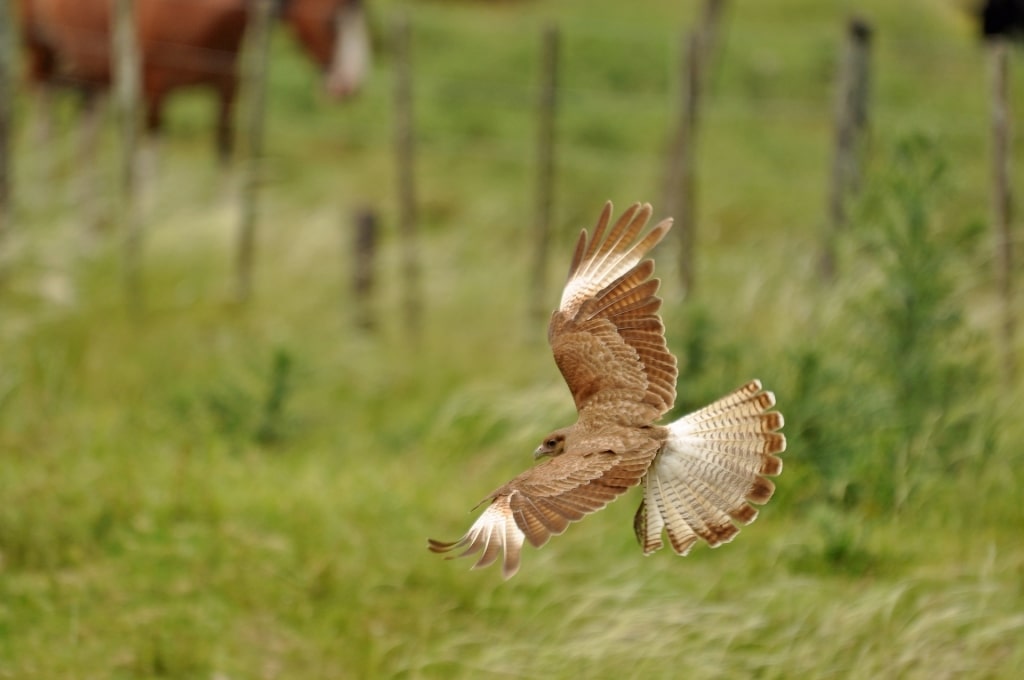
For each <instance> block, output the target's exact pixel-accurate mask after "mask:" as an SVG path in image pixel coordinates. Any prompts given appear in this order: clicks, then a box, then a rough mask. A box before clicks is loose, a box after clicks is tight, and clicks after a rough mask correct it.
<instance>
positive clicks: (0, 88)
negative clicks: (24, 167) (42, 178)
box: [0, 0, 14, 276]
mask: <svg viewBox="0 0 1024 680" xmlns="http://www.w3.org/2000/svg"><path fill="white" fill-rule="evenodd" d="M13 20H14V13H13V12H12V11H11V0H0V276H2V275H3V270H4V269H5V268H6V267H5V264H6V262H5V259H4V255H5V242H6V239H7V232H8V231H9V230H10V228H11V226H10V225H11V212H12V209H11V156H12V155H13V148H12V144H11V139H12V132H11V125H12V117H13V108H14V102H13V101H12V100H13V98H14V86H13V84H12V82H11V81H12V80H13V73H14V70H13V67H14V30H13V29H12V27H11V22H12V21H13Z"/></svg>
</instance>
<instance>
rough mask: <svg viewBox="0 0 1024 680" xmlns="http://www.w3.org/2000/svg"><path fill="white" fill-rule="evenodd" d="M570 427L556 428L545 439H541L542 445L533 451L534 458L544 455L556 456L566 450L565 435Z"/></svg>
mask: <svg viewBox="0 0 1024 680" xmlns="http://www.w3.org/2000/svg"><path fill="white" fill-rule="evenodd" d="M567 429H568V428H562V429H561V430H555V431H554V432H552V433H551V434H549V435H548V436H547V437H544V440H543V441H541V443H540V446H538V447H537V449H536V450H535V451H534V452H533V457H534V459H538V458H543V457H544V456H551V457H552V458H554V457H555V456H558V455H560V454H562V453H563V452H564V451H565V435H566V430H567Z"/></svg>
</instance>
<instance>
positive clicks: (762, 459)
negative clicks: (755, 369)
mask: <svg viewBox="0 0 1024 680" xmlns="http://www.w3.org/2000/svg"><path fill="white" fill-rule="evenodd" d="M774 406H775V395H774V394H773V393H771V392H768V391H765V390H764V389H763V388H762V386H761V382H760V381H759V380H752V381H750V382H748V383H747V384H746V385H744V386H743V387H740V388H739V389H737V390H736V391H734V392H732V393H731V394H728V395H726V396H725V397H722V398H721V399H719V400H717V401H715V402H714V403H712V404H709V405H708V406H705V407H704V408H702V409H700V410H698V411H694V412H693V413H690V414H688V415H685V416H683V417H682V418H680V419H679V420H676V421H675V422H673V423H671V424H669V425H668V430H669V436H668V440H667V442H666V444H665V447H664V448H663V449H662V451H661V453H659V454H658V457H657V458H656V459H655V460H654V462H653V463H652V464H651V467H650V469H649V470H648V472H647V475H646V476H645V477H644V481H643V484H644V499H643V501H642V502H641V504H640V509H639V510H638V511H637V514H636V518H635V520H634V529H635V530H636V535H637V539H638V540H639V541H640V545H641V547H642V548H643V551H644V554H650V553H652V552H654V551H655V550H658V549H659V548H661V546H662V534H663V533H666V534H667V535H668V538H669V543H670V544H671V545H672V548H673V550H675V551H676V552H677V553H678V554H680V555H685V554H686V553H688V552H689V551H690V548H692V547H693V545H694V543H696V542H697V539H698V538H703V539H704V540H705V541H707V543H708V544H709V545H710V546H711V547H717V546H719V545H721V544H722V543H727V542H729V541H731V540H732V539H733V537H734V536H735V535H736V534H737V533H739V528H738V527H737V526H736V524H737V523H738V524H750V523H751V522H753V521H754V519H756V518H757V510H756V509H755V508H753V507H752V506H751V505H750V502H753V503H757V504H759V505H763V504H764V503H767V502H768V500H769V499H770V498H771V497H772V493H773V492H774V491H775V485H774V484H773V483H772V482H771V480H769V479H766V478H765V477H767V476H775V475H778V474H779V473H780V472H782V459H781V458H779V457H778V456H777V455H776V454H779V453H782V452H783V451H785V449H786V437H785V435H783V434H782V433H781V432H779V430H780V429H781V428H782V425H783V418H782V414H781V413H779V412H778V411H774V410H772V409H773V408H774Z"/></svg>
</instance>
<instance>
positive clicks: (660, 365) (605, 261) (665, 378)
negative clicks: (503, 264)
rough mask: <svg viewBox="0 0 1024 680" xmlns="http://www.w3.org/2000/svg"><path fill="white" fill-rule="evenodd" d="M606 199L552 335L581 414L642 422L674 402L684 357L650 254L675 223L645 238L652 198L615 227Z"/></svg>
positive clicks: (584, 241)
mask: <svg viewBox="0 0 1024 680" xmlns="http://www.w3.org/2000/svg"><path fill="white" fill-rule="evenodd" d="M611 216H612V204H611V203H610V202H609V203H606V204H605V206H604V210H602V211H601V217H600V219H599V220H598V222H597V225H596V226H595V227H594V233H593V236H591V237H588V235H587V232H586V230H583V232H582V233H581V234H580V238H579V241H577V243H576V252H575V254H574V255H573V259H572V266H571V267H570V268H569V278H568V281H566V284H565V289H564V291H563V293H562V300H561V303H560V304H559V307H558V309H557V310H555V312H554V313H553V314H552V315H551V322H550V324H549V326H548V340H549V342H550V343H551V349H552V352H553V353H554V356H555V363H557V364H558V368H559V370H560V371H561V372H562V376H563V377H564V378H565V382H566V384H568V386H569V391H570V392H572V396H573V399H574V401H575V402H576V408H577V410H578V411H579V412H580V420H589V421H593V422H594V423H595V426H603V425H605V424H607V423H616V424H619V425H625V426H633V427H642V426H644V425H649V424H651V423H652V422H654V421H656V420H657V419H658V418H660V417H661V416H662V415H663V414H664V413H665V412H667V411H668V410H669V409H671V408H672V404H673V403H674V402H675V397H676V377H677V376H678V369H677V368H676V358H675V357H674V356H673V355H672V353H671V352H669V350H668V347H667V346H666V344H665V327H664V325H663V324H662V321H661V317H660V316H659V315H658V310H659V309H660V308H661V299H660V298H658V297H657V295H656V293H657V291H658V285H659V283H660V282H659V281H658V279H655V278H652V274H653V273H654V262H653V261H651V260H644V259H643V258H644V256H645V255H646V254H647V252H648V251H649V250H650V249H651V248H653V247H654V246H655V245H657V244H658V242H660V241H661V239H662V238H664V236H665V234H666V233H668V230H669V229H670V228H671V226H672V221H671V220H668V219H666V220H663V221H662V222H660V223H658V224H657V225H655V226H654V227H653V228H652V229H651V230H650V231H648V232H647V233H646V234H644V235H643V236H641V233H642V232H643V229H644V227H645V226H646V224H647V221H648V220H649V219H650V217H651V206H650V205H649V204H646V203H645V204H643V205H641V204H639V203H635V204H633V205H631V206H630V207H629V209H627V210H626V211H625V212H624V213H623V214H622V216H621V217H620V218H619V219H618V221H617V222H616V223H615V225H614V226H613V227H611V229H610V230H609V229H608V224H609V222H610V221H611Z"/></svg>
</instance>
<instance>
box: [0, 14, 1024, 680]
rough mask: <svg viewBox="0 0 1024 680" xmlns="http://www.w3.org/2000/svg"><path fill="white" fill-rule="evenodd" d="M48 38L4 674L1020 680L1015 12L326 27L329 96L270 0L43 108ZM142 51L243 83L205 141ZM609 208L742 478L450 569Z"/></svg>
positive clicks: (519, 424)
mask: <svg viewBox="0 0 1024 680" xmlns="http://www.w3.org/2000/svg"><path fill="white" fill-rule="evenodd" d="M96 1H97V0H90V2H89V3H87V2H81V3H77V4H78V5H79V7H85V6H87V5H89V4H90V3H94V2H96ZM176 1H179V2H185V1H186V0H136V2H135V10H136V12H137V14H136V16H138V17H139V20H140V22H142V21H143V19H142V17H144V16H149V15H147V14H146V12H147V11H150V10H152V5H153V3H158V4H161V3H162V4H164V5H165V7H164V8H163V9H164V10H166V5H174V4H175V2H176ZM187 1H188V2H192V1H193V0H187ZM61 4H62V3H61V2H60V1H59V0H50V1H49V2H46V1H43V0H24V1H23V0H16V1H13V2H12V0H6V1H4V2H0V8H2V10H3V12H4V15H3V16H2V17H0V31H2V42H0V54H2V55H3V61H2V65H3V66H2V69H0V72H2V73H3V76H2V77H0V677H2V678H57V677H74V678H150V677H153V678H156V677H173V678H210V679H217V680H226V679H228V678H268V679H269V678H377V677H380V678H388V677H396V678H435V677H436V678H452V677H480V676H492V677H521V678H548V677H594V678H602V677H616V678H621V677H645V678H647V677H654V678H660V677H666V678H667V677H682V676H686V677H693V678H730V677H760V678H791V677H801V678H806V677H843V678H878V677H899V678H947V677H948V678H954V677H955V678H962V677H973V678H1013V677H1018V674H1019V672H1020V671H1021V669H1024V647H1022V646H1021V645H1020V639H1021V636H1022V635H1024V544H1022V541H1021V537H1022V535H1024V510H1022V508H1021V502H1020V489H1021V484H1022V481H1024V472H1022V470H1024V447H1022V446H1021V443H1020V442H1021V441H1024V419H1022V418H1021V415H1022V411H1021V404H1022V403H1024V401H1022V397H1024V392H1022V384H1021V378H1020V362H1021V357H1022V343H1021V340H1020V333H1021V329H1020V328H1019V326H1020V324H1019V322H1018V320H1017V319H1018V317H1019V316H1020V314H1021V295H1020V294H1019V293H1017V294H1015V290H1014V289H1015V280H1019V279H1020V269H1021V267H1020V264H1019V259H1020V256H1019V254H1018V255H1017V256H1016V260H1015V258H1014V246H1017V250H1018V251H1019V245H1020V236H1019V234H1020V219H1019V217H1016V216H1015V215H1014V214H1013V212H1012V208H1013V206H1014V205H1015V204H1019V203H1020V201H1021V199H1020V198H1019V196H1020V192H1019V187H1020V180H1019V175H1020V173H1019V172H1017V170H1016V169H1017V167H1019V163H1018V161H1019V159H1020V158H1021V157H1022V153H1024V148H1022V142H1021V140H1020V135H1019V134H1014V133H1015V132H1016V131H1015V130H1014V129H1013V128H1015V127H1017V125H1016V121H1018V120H1019V119H1020V116H1021V113H1020V112H1022V111H1024V61H1022V58H1021V51H1020V48H1019V45H1018V44H1017V42H1015V41H1016V36H1015V34H1014V33H1013V31H1014V29H1013V26H1014V21H1015V20H1016V21H1019V20H1020V16H1021V8H1020V3H1015V2H1003V3H995V4H998V5H1000V7H995V8H990V9H989V10H988V12H987V13H986V14H984V17H985V18H986V20H985V21H983V20H982V10H981V8H980V5H979V4H975V3H972V2H968V1H967V0H906V1H904V2H899V3H894V2H888V1H886V0H861V1H857V2H855V1H853V0H832V1H829V2H822V1H821V0H760V1H758V2H754V1H751V0H720V1H717V2H716V1H714V0H708V1H705V0H691V1H689V2H681V1H679V0H672V1H669V0H642V1H641V2H612V1H610V0H504V1H501V2H488V1H485V0H479V1H475V2H474V1H471V0H457V1H456V0H447V1H446V0H416V1H413V0H366V1H365V2H364V3H363V4H362V10H363V12H364V14H363V16H364V18H365V26H366V28H367V32H366V34H365V42H366V44H367V46H368V47H369V48H370V53H371V55H370V57H369V59H368V60H364V61H362V62H361V61H360V59H361V57H360V56H359V55H360V54H361V51H360V50H359V49H358V47H359V42H360V40H361V38H360V37H359V36H360V34H359V33H358V31H356V32H354V33H352V32H350V33H346V34H345V35H346V36H348V38H347V39H348V40H349V42H348V43H347V44H348V45H349V47H348V48H346V47H341V48H338V49H336V47H337V46H336V45H334V44H333V43H328V44H327V47H326V48H324V47H323V46H320V47H319V48H318V47H317V46H316V44H315V43H316V32H317V31H318V30H323V29H325V28H328V29H333V28H335V27H337V26H341V25H351V18H352V15H353V13H354V12H355V10H353V8H352V7H351V6H348V5H345V3H335V2H333V0H332V1H328V2H319V1H317V0H314V1H313V2H310V1H309V0H290V2H288V3H285V4H284V5H283V6H281V7H275V6H272V5H271V4H269V3H268V4H265V5H251V6H250V9H249V10H248V13H247V16H246V13H245V12H242V13H241V15H242V22H241V23H237V22H236V23H235V24H233V26H234V28H229V30H227V34H232V31H233V32H234V33H236V34H238V36H241V35H242V34H243V33H244V34H245V36H246V37H245V39H244V40H243V41H242V42H241V43H239V40H241V38H240V37H239V38H238V39H232V38H230V36H229V37H228V38H226V43H225V45H227V46H226V47H225V46H223V45H220V46H217V45H215V46H211V45H200V46H196V47H191V46H189V45H188V44H187V43H186V42H185V41H184V38H175V39H174V40H173V41H170V42H173V44H174V45H175V47H176V49H173V50H169V51H168V50H161V49H159V45H160V43H159V41H157V43H156V44H157V47H153V45H154V43H153V42H152V40H151V39H150V38H151V36H150V34H149V33H147V32H146V29H143V31H142V32H141V33H139V34H133V32H132V31H127V32H122V33H121V34H120V35H121V37H122V38H124V37H125V36H126V35H127V37H128V39H127V40H121V41H120V42H117V41H115V38H114V34H115V33H117V32H116V31H111V30H109V29H110V26H111V23H110V22H109V21H108V22H107V23H106V25H107V27H108V30H107V33H106V34H101V35H99V37H98V38H96V37H94V41H97V42H95V44H96V45H100V46H101V47H100V48H97V49H100V50H101V54H102V51H104V50H105V51H106V52H109V51H110V50H109V49H108V48H109V46H110V45H112V44H115V42H116V44H117V45H118V48H117V49H116V50H114V52H115V53H116V55H118V56H120V57H122V58H124V57H125V55H127V61H122V62H117V63H112V62H111V61H110V55H109V54H107V56H106V57H105V58H106V61H105V62H103V64H101V66H102V67H103V68H105V69H106V72H105V73H104V72H103V68H100V73H99V74H98V75H96V74H93V75H92V76H90V77H85V76H83V75H82V74H81V73H78V74H76V73H74V72H73V68H72V67H74V66H75V65H76V64H80V63H84V62H82V61H81V60H79V61H78V62H76V61H75V60H74V59H71V58H68V57H57V61H58V63H59V64H60V68H58V69H57V70H56V71H53V72H52V73H51V74H50V75H49V76H46V77H42V76H39V73H42V72H43V69H41V68H36V67H39V66H40V63H42V62H40V61H39V60H40V59H42V60H43V62H45V59H43V58H42V57H40V54H41V53H39V52H36V53H33V52H31V51H30V50H29V49H27V48H26V43H32V42H33V40H38V41H41V42H43V43H44V44H48V45H51V47H52V45H54V44H56V43H58V42H59V40H58V37H57V36H59V35H60V30H59V27H60V26H62V25H63V26H65V28H66V27H67V26H71V27H72V28H71V29H68V30H67V31H66V32H68V33H69V34H71V35H77V36H79V37H81V36H83V35H85V34H89V35H93V34H95V31H92V32H91V33H90V31H87V30H85V29H84V28H75V27H76V26H79V24H75V23H74V22H71V23H64V24H61V21H63V20H64V19H62V16H64V15H62V14H61V12H62V10H60V5H61ZM101 4H102V3H101ZM216 4H218V3H213V2H210V3H206V5H207V6H208V7H209V8H211V11H212V8H213V6H214V5H216ZM221 4H225V5H230V4H231V3H230V2H227V3H221ZM130 5H131V3H120V4H118V3H115V6H120V7H129V8H130ZM342 5H345V6H342ZM107 6H110V3H107ZM146 6H150V7H149V9H148V10H147V9H145V7H146ZM40 7H42V9H40ZM54 7H56V8H57V9H54ZM257 7H264V8H266V9H268V10H270V11H271V13H269V14H266V15H262V14H258V13H257V9H256V8H257ZM195 14H196V12H195V11H189V12H185V11H183V10H182V9H181V6H179V7H178V9H177V11H176V12H172V13H171V14H170V15H168V16H169V17H170V18H162V19H160V20H159V21H157V22H156V24H155V25H159V26H164V27H167V26H172V25H176V24H173V21H172V19H174V17H175V16H176V15H177V16H178V17H182V16H184V15H190V16H192V15H195ZM41 15H45V16H43V17H42V18H40V16H41ZM124 16H128V15H124ZM303 16H305V17H307V18H311V19H312V23H311V24H305V28H303V26H304V24H303V21H302V17H303ZM258 17H264V18H265V21H264V22H262V23H260V22H259V21H257V20H256V18H258ZM296 17H298V18H296ZM77 20H78V19H76V21H77ZM67 21H71V19H70V18H67ZM114 23H115V24H116V22H114ZM121 25H122V26H130V25H131V24H130V22H129V23H123V24H121ZM254 26H255V28H254ZM260 26H263V27H265V29H266V30H265V31H261V29H260ZM983 29H987V32H989V33H991V34H993V35H990V36H989V37H988V39H984V38H983V33H984V32H985V30H983ZM1016 30H1019V29H1016ZM1007 33H1008V35H1007ZM331 35H332V36H333V33H332V34H331ZM353 35H354V36H356V37H354V38H353V37H352V36H353ZM147 36H150V37H147ZM261 36H265V37H266V41H265V42H264V39H263V37H261ZM133 38H134V39H133ZM332 39H333V38H332ZM232 40H234V42H232ZM133 43H134V44H135V45H136V46H137V47H138V48H141V49H136V50H133V49H132V44H133ZM167 44H168V43H167V42H165V43H163V47H167ZM264 46H265V47H266V49H264ZM150 49H152V50H155V52H153V53H152V54H150V53H148V52H147V50H150ZM317 49H319V50H320V51H319V52H317ZM338 54H341V55H342V56H344V57H346V58H347V59H348V61H347V62H346V63H347V64H348V65H347V66H345V67H344V69H343V70H342V71H341V72H340V73H341V75H337V72H334V71H332V67H331V65H332V64H333V63H335V62H334V59H333V57H334V56H336V55H338ZM133 55H134V56H133ZM154 55H156V56H154ZM168 55H170V56H168ZM353 55H356V56H355V59H356V61H355V62H354V63H355V65H352V64H353V62H352V61H351V59H352V58H353ZM83 59H84V58H83ZM133 64H134V66H133ZM138 64H142V66H143V68H141V69H140V68H138V67H137V65H138ZM183 64H187V68H188V69H191V71H192V72H193V76H192V77H193V79H195V80H210V79H217V78H220V81H219V82H221V84H222V85H223V83H224V82H225V81H224V78H227V79H228V81H227V82H228V86H230V83H231V79H232V78H233V77H234V76H235V74H236V73H237V74H238V75H239V81H238V86H239V92H238V101H237V106H236V107H235V111H234V112H233V114H232V115H230V116H228V117H227V118H226V120H231V121H233V122H234V130H233V131H232V132H231V134H230V135H229V137H227V138H230V139H233V140H234V144H233V149H231V151H230V153H227V152H225V150H224V148H225V147H224V144H223V142H221V143H219V146H218V142H217V141H216V140H217V139H218V136H217V133H216V129H217V127H218V125H217V122H216V121H217V119H218V106H217V98H216V97H214V96H211V92H210V91H204V90H203V89H201V88H200V89H185V90H181V91H180V92H179V91H174V92H172V93H171V94H170V95H169V96H168V97H167V99H166V101H165V102H164V103H163V105H162V111H163V125H162V129H161V131H160V135H159V140H158V141H155V140H154V138H153V135H151V134H150V133H149V132H148V131H147V125H146V117H145V102H146V97H147V96H151V94H152V91H155V87H156V83H157V80H158V77H157V76H156V75H154V74H153V73H148V74H147V70H146V67H147V66H148V67H153V68H154V69H156V67H158V66H162V67H163V68H164V69H165V70H173V69H175V68H178V67H182V68H185V66H183ZM44 65H45V64H44ZM363 67H365V68H363ZM34 68H36V70H35V71H33V69H34ZM346 69H347V70H346ZM32 73H35V74H36V77H29V75H31V74H32ZM196 73H198V74H200V75H201V76H203V77H200V76H197V75H195V74H196ZM332 74H333V75H332ZM207 75H209V76H210V78H207V77H206V76H207ZM83 93H84V99H83ZM340 95H344V96H340ZM90 102H91V103H90ZM221 127H224V126H221ZM220 139H222V140H223V139H225V136H224V134H221V137H220ZM229 148H230V145H229ZM218 149H220V151H218ZM1015 188H1016V189H1018V191H1017V192H1016V193H1015V192H1014V189H1015ZM609 199H610V200H612V201H614V202H615V204H616V207H617V210H618V211H621V210H622V209H624V208H625V207H626V206H627V205H628V204H629V203H632V202H633V201H650V202H651V203H653V205H654V211H655V217H656V218H660V217H663V216H667V215H670V214H671V215H674V216H675V217H676V218H677V225H676V228H675V229H674V230H673V234H672V238H671V239H669V240H668V241H666V242H665V243H664V244H662V245H661V246H660V247H659V249H658V251H657V252H656V253H655V254H656V257H657V262H658V272H659V274H660V276H661V277H662V289H661V290H662V293H661V294H662V297H663V298H664V299H665V306H664V308H663V316H664V318H665V322H666V326H667V336H668V340H669V345H670V347H671V348H672V349H673V351H674V352H675V353H676V355H677V356H678V357H679V359H680V380H679V398H678V403H677V408H676V410H675V411H674V412H673V414H672V416H673V417H674V416H677V415H681V414H682V413H684V412H686V411H687V410H690V409H692V408H694V407H696V406H699V405H701V404H703V403H706V402H707V401H709V400H711V399H713V398H715V397H717V396H719V395H721V394H724V393H725V392H727V391H729V390H731V389H733V388H734V387H737V386H739V385H740V384H742V383H743V382H744V381H746V380H747V379H749V378H753V377H758V378H760V379H762V381H763V382H764V383H765V386H766V387H767V388H768V389H771V390H773V391H774V392H775V394H776V397H777V400H778V403H779V409H780V410H781V411H782V412H783V413H784V415H785V417H786V428H785V430H784V431H785V433H786V435H787V438H788V442H789V447H788V450H787V452H786V454H785V455H784V458H785V461H786V467H785V470H784V472H783V474H782V475H781V476H780V477H779V478H778V479H777V480H776V482H777V484H778V491H777V492H776V495H775V497H774V498H773V499H772V501H771V502H770V503H769V504H768V505H766V506H765V507H764V508H762V511H761V514H760V517H759V519H758V521H757V522H755V523H754V524H752V525H751V526H749V527H746V528H745V529H744V530H743V531H742V532H741V533H740V535H739V537H738V538H737V540H735V541H734V542H733V543H731V544H729V545H727V546H725V547H722V548H719V549H716V550H710V549H707V548H706V546H698V547H696V548H695V549H694V551H693V552H692V553H691V554H690V555H689V556H688V557H686V558H679V557H676V556H675V555H673V554H671V553H670V552H669V551H662V552H661V553H657V554H655V555H653V556H651V557H648V558H644V557H643V556H642V554H641V551H640V550H639V548H638V547H637V545H636V540H635V538H634V536H633V531H632V528H631V520H632V515H633V513H634V511H635V508H636V504H637V503H638V501H639V495H638V494H632V495H628V496H626V497H624V498H623V499H621V500H620V501H619V502H617V503H615V504H613V505H612V506H610V507H609V508H608V509H606V510H605V511H603V512H601V513H599V514H597V515H594V516H593V517H591V518H589V519H588V520H587V521H585V522H582V523H580V524H578V525H573V526H572V527H570V529H569V530H568V531H567V532H566V534H565V535H564V536H561V537H558V538H556V539H554V540H553V541H552V542H551V543H550V544H549V545H547V546H546V547H545V548H544V549H543V550H541V551H537V550H534V549H532V548H528V549H527V550H526V552H525V555H524V559H523V568H522V570H521V571H520V573H519V574H518V575H517V576H516V577H515V578H514V579H512V580H511V581H509V582H503V581H502V580H501V576H500V572H499V570H497V569H488V570H483V571H467V568H468V567H469V566H470V563H468V562H445V561H443V560H441V559H439V558H438V556H437V555H432V554H430V553H428V552H427V550H426V538H427V537H428V536H430V537H433V538H438V539H443V540H452V539H455V538H456V537H458V536H460V535H461V534H462V533H463V532H464V531H465V529H466V528H467V527H468V525H469V523H470V522H471V521H472V519H473V517H474V515H472V514H469V513H468V511H469V510H470V509H471V508H472V507H473V505H474V504H475V503H476V502H477V500H478V499H480V498H483V497H484V496H485V495H486V494H487V493H488V492H490V491H491V490H492V489H494V488H496V487H497V486H499V485H500V484H502V483H504V482H505V481H506V480H507V479H509V478H510V477H512V476H513V475H515V474H518V473H519V472H520V471H521V470H522V469H524V468H525V467H526V466H527V465H529V464H531V463H532V458H531V452H532V450H533V448H534V447H535V446H536V443H537V441H539V437H541V436H543V435H544V434H545V433H547V432H548V431H549V430H551V429H552V428H554V427H557V426H560V425H564V424H566V423H570V422H572V419H573V413H574V409H573V405H572V401H571V399H570V396H569V394H568V390H567V389H566V388H565V387H564V384H563V382H562V380H561V376H560V375H559V374H558V372H557V369H556V367H555V366H554V362H553V361H552V359H551V356H550V351H549V349H548V347H547V344H546V341H545V338H546V323H547V315H548V313H549V310H550V309H552V308H553V307H554V306H555V304H556V302H557V299H558V296H559V294H560V285H561V282H562V280H563V278H562V277H563V276H564V273H565V271H566V269H567V267H568V263H569V260H570V257H571V253H572V247H573V245H574V241H575V239H576V237H577V235H578V233H579V230H580V229H581V228H582V227H590V226H591V225H592V224H593V222H594V221H595V220H596V218H597V215H598V213H599V211H600V209H601V206H602V204H603V203H604V201H605V200H609Z"/></svg>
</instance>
